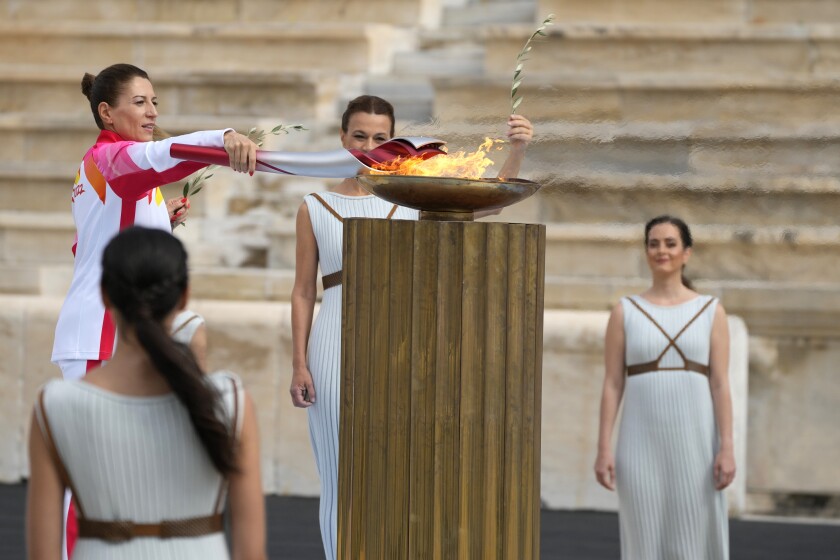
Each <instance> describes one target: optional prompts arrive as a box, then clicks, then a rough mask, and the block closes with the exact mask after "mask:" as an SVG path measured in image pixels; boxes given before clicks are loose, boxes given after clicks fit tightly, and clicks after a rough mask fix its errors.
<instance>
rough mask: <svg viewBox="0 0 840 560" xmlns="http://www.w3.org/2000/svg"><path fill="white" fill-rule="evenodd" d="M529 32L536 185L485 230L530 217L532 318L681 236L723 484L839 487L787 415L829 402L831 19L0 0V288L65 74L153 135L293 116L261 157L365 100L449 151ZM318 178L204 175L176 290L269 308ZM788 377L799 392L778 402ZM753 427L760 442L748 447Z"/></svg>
mask: <svg viewBox="0 0 840 560" xmlns="http://www.w3.org/2000/svg"><path fill="white" fill-rule="evenodd" d="M548 13H554V14H555V16H556V17H555V21H556V25H554V26H552V27H550V28H549V34H548V37H547V38H545V40H543V41H542V42H540V43H539V44H537V45H535V47H534V50H533V52H532V55H531V57H530V60H528V61H527V62H526V67H525V72H524V81H523V84H522V87H521V93H522V94H523V95H524V96H525V99H524V101H523V104H522V106H521V108H520V111H521V112H522V113H523V114H525V115H528V116H529V117H530V118H531V119H532V120H533V121H534V122H535V124H536V130H537V139H536V141H535V143H534V144H533V145H532V146H531V148H530V149H529V153H528V158H527V161H526V163H525V165H524V167H523V176H525V177H526V178H532V179H534V180H538V181H540V182H541V183H542V184H543V185H544V188H543V189H542V191H541V192H540V193H539V194H538V195H536V196H535V197H532V198H531V199H529V200H527V201H525V202H523V203H521V204H519V205H516V206H514V207H511V208H509V209H506V210H505V211H504V212H503V213H502V214H501V215H500V216H499V217H497V218H496V219H499V220H504V221H529V222H542V223H546V224H547V242H548V243H547V261H546V271H547V278H546V292H545V294H546V307H547V309H571V310H582V311H592V310H604V309H607V308H609V307H610V306H611V305H613V304H614V303H615V302H616V301H617V299H618V298H619V297H620V296H622V295H624V294H627V293H632V292H638V291H640V290H643V289H644V288H645V287H646V286H647V284H648V279H647V268H646V265H645V261H644V255H643V254H642V247H641V235H642V225H643V223H644V222H645V221H646V220H647V219H649V218H650V217H652V216H653V215H656V214H660V213H663V212H669V213H674V214H677V215H680V216H682V217H684V218H685V219H686V220H687V221H688V222H689V224H691V225H692V227H693V230H694V232H695V239H696V249H695V255H694V258H693V260H692V261H691V263H690V265H689V268H688V274H689V276H691V277H692V278H693V279H694V280H695V282H696V283H697V285H698V288H699V289H700V290H702V291H704V292H708V293H714V294H716V295H718V296H720V297H721V298H722V300H723V302H724V304H725V305H726V307H727V309H728V311H729V312H730V313H733V314H737V315H739V316H741V317H742V318H743V319H744V320H745V321H746V323H747V327H748V328H749V331H750V334H751V353H752V354H751V364H752V366H751V367H752V372H751V378H750V384H751V389H750V410H751V424H750V433H749V437H748V441H749V446H750V447H749V449H748V456H749V457H762V458H772V461H764V462H763V463H761V462H755V463H750V464H749V465H748V469H746V470H747V473H746V475H747V477H748V481H749V484H750V485H751V488H753V489H755V490H756V491H767V492H769V491H771V490H772V489H786V490H787V491H796V490H797V489H799V490H803V491H804V490H807V491H809V492H816V493H837V492H840V487H838V486H837V483H836V476H835V475H833V474H832V473H830V472H828V471H826V470H824V469H822V470H819V472H815V473H812V467H813V464H814V457H819V458H820V461H823V462H825V464H836V462H837V460H840V457H835V456H826V455H825V453H826V451H825V450H826V449H828V450H829V453H830V452H831V451H830V450H832V449H840V442H838V440H837V436H836V434H834V432H833V428H832V429H831V430H829V429H827V428H823V426H832V427H833V426H834V425H836V422H834V423H832V422H827V421H823V422H821V423H817V422H810V420H809V419H811V418H816V417H819V418H836V409H837V407H836V402H837V399H836V397H835V396H836V393H837V392H836V389H835V388H833V387H834V386H833V385H832V384H831V383H830V382H829V381H827V379H828V378H829V377H830V376H829V375H828V374H827V373H826V372H827V371H829V370H830V369H831V367H833V366H832V364H836V362H837V360H838V359H840V331H838V327H837V326H838V325H840V264H838V263H840V229H838V222H837V218H836V216H838V215H840V180H838V173H839V172H840V163H838V162H840V157H838V156H839V155H840V153H838V152H839V151H840V134H838V132H837V125H838V124H840V116H838V113H837V112H836V111H834V106H835V99H836V98H837V94H838V93H840V92H839V91H838V90H840V3H838V2H836V1H835V0H703V1H700V2H698V1H696V0H668V1H667V2H665V1H660V0H531V1H524V0H483V1H482V0H399V1H398V2H395V1H394V0H284V1H282V2H277V1H274V0H183V1H181V0H179V1H178V2H164V1H163V0H111V1H109V2H90V1H88V0H49V1H40V2H30V1H24V0H0V134H2V136H3V139H4V141H3V142H2V143H0V293H4V294H27V295H31V296H44V297H45V298H60V297H61V296H62V295H63V294H64V293H65V291H66V287H67V284H68V283H69V278H70V275H71V274H72V257H71V254H70V245H71V244H72V235H73V227H72V220H71V218H70V213H69V200H68V199H69V194H68V192H69V185H70V182H71V181H72V177H73V176H74V174H75V167H76V165H77V164H78V160H79V158H80V156H81V155H82V153H83V151H84V150H85V149H86V148H87V147H88V146H89V145H90V143H91V142H92V141H93V139H94V138H95V136H96V134H97V131H96V129H95V127H94V125H93V123H92V119H91V117H90V114H89V110H88V107H87V105H86V103H85V100H84V98H83V97H82V96H81V95H80V93H79V86H78V82H79V80H80V78H81V75H82V73H83V72H85V71H89V72H96V71H97V70H98V69H100V68H101V67H103V66H105V65H108V64H111V63H114V62H117V61H127V62H132V63H135V64H137V65H139V66H141V67H144V68H145V69H147V70H148V71H149V73H150V75H151V76H152V78H153V80H154V83H155V86H156V92H157V94H158V96H159V97H160V101H161V105H160V108H161V117H160V119H159V123H160V125H161V126H163V127H164V128H165V129H167V130H170V131H171V132H174V133H178V132H186V131H190V130H195V129H200V128H215V127H222V126H234V127H237V128H238V129H240V130H247V129H248V128H250V127H252V126H257V127H261V128H266V129H267V128H271V127H272V126H274V125H276V124H280V123H286V124H291V123H301V124H303V125H305V126H306V127H307V128H308V130H307V131H306V132H304V133H295V134H293V135H289V136H283V137H274V138H270V139H269V140H268V143H267V147H269V148H273V149H294V150H306V151H310V150H322V149H333V148H336V147H337V146H338V139H337V134H338V116H339V114H340V109H341V107H342V105H343V104H344V103H346V101H347V100H348V99H350V98H352V97H354V96H355V95H358V94H360V93H365V92H368V93H374V94H379V95H383V96H385V97H386V98H388V99H390V100H392V101H393V102H394V103H395V106H396V109H397V115H398V122H397V130H398V132H399V133H403V134H429V135H433V136H438V137H441V138H444V139H446V140H447V141H448V142H449V145H450V146H451V147H453V148H456V149H458V148H467V149H473V148H474V147H475V146H476V145H477V144H478V142H479V141H480V140H481V139H483V138H484V137H485V136H493V135H501V134H502V133H503V123H504V119H505V116H506V115H507V114H508V113H509V111H510V108H509V107H510V105H509V103H510V98H509V87H510V78H511V75H512V71H513V67H514V66H515V57H516V54H517V53H518V52H519V50H520V49H521V48H522V46H523V44H524V42H525V40H526V38H527V37H528V36H529V35H530V33H531V32H532V31H533V30H534V29H535V27H536V25H537V24H538V22H539V21H541V20H542V19H543V17H545V16H546V15H547V14H548ZM503 157H504V152H499V153H498V154H497V156H496V158H497V159H498V160H499V161H501V159H502V158H503ZM330 184H332V182H330V181H319V180H314V179H306V178H295V177H281V176H274V175H265V174H261V175H259V176H255V177H254V178H242V177H238V176H235V175H234V174H232V173H229V172H227V171H226V170H219V172H218V173H217V175H216V177H214V179H213V180H212V182H211V183H210V184H208V186H207V188H206V189H205V190H203V191H202V193H201V194H200V195H198V196H197V197H196V198H195V200H194V202H193V210H192V214H191V216H190V220H189V222H188V226H187V227H186V228H179V230H178V231H177V232H176V234H177V235H178V236H179V237H180V238H181V239H183V240H184V241H185V242H186V243H187V245H188V248H189V250H190V254H191V265H192V268H193V271H192V294H193V296H194V297H196V298H198V299H200V300H201V299H204V300H224V299H228V300H232V301H234V302H245V301H247V300H251V301H253V302H266V301H279V302H283V301H285V300H286V299H287V298H288V296H289V293H290V291H291V285H292V282H293V265H294V215H295V212H296V210H297V207H298V206H299V205H300V202H301V197H302V195H304V194H306V193H307V192H312V191H316V190H320V189H322V188H324V187H325V186H327V185H330ZM179 189H180V185H173V186H170V187H167V190H168V191H169V193H170V194H171V195H172V196H174V195H175V194H178V191H179ZM52 321H53V319H52V317H50V318H49V321H45V323H44V324H47V323H49V325H48V326H49V327H50V328H51V325H52ZM570 324H571V323H570ZM599 328H600V327H599ZM596 330H597V331H598V332H599V333H600V331H599V330H598V329H593V330H592V332H596ZM45 332H47V331H46V330H45ZM593 336H594V335H593ZM598 336H600V335H598ZM45 337H46V335H45ZM44 344H45V345H46V344H48V342H45V343H44ZM575 344H577V342H575ZM546 348H547V349H548V348H549V346H547V347H546ZM593 363H594V362H593ZM598 363H599V364H600V362H598ZM278 367H279V366H278ZM592 367H593V368H596V367H600V366H599V365H598V366H592ZM593 371H594V370H593ZM831 371H833V370H831ZM780 379H782V380H785V381H784V383H780V382H779V380H780ZM794 382H795V383H797V384H798V386H800V387H809V388H810V391H811V393H809V394H820V395H821V397H822V398H821V399H804V400H803V399H800V400H796V399H791V398H787V397H786V396H785V393H784V391H782V390H780V389H779V388H780V387H782V388H784V387H786V385H785V384H790V383H794ZM593 387H594V385H593ZM593 394H594V393H593ZM596 400H597V399H596V398H594V397H593V398H592V399H591V403H595V402H596ZM591 403H590V404H591ZM593 406H594V405H593ZM768 411H772V412H773V413H778V414H779V415H780V416H783V417H784V418H786V419H787V420H788V425H787V426H786V427H785V430H773V431H767V432H762V431H761V429H760V427H761V422H757V423H756V422H754V420H755V419H758V420H762V419H765V417H766V416H767V415H768ZM593 430H594V428H593ZM791 430H798V431H797V432H796V442H797V444H796V450H795V452H793V453H790V452H789V445H788V444H789V442H790V441H792V439H793V438H792V437H791V434H792V432H791ZM593 433H594V432H593ZM802 434H804V435H802ZM586 460H587V464H588V461H589V459H588V458H587V459H586ZM770 463H772V464H773V465H780V466H779V468H775V467H774V469H768V468H767V467H766V465H767V464H770ZM588 468H589V467H586V469H587V473H588ZM806 471H807V472H808V475H807V476H788V475H789V474H790V473H799V472H806ZM797 485H798V486H797ZM590 506H591V504H590Z"/></svg>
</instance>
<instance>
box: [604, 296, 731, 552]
mask: <svg viewBox="0 0 840 560" xmlns="http://www.w3.org/2000/svg"><path fill="white" fill-rule="evenodd" d="M709 299H710V296H700V297H697V298H695V299H693V300H691V301H688V302H685V303H683V304H680V305H676V306H667V307H665V306H658V305H655V304H652V303H649V302H648V301H646V300H645V299H643V298H641V297H638V296H635V297H634V301H636V302H637V303H638V304H639V305H640V306H641V307H642V308H643V309H644V310H645V311H646V312H647V313H648V314H650V315H651V317H653V318H654V319H655V320H656V322H657V323H659V325H661V326H662V328H663V329H664V330H665V331H666V332H667V333H668V335H669V336H670V337H672V338H673V337H674V336H676V335H677V334H678V333H679V331H680V330H681V329H682V328H683V327H684V326H685V325H686V324H687V323H688V322H689V321H690V320H691V319H692V317H694V316H695V315H696V314H697V313H698V312H699V311H700V309H701V308H702V307H703V306H704V305H705V304H706V303H707V302H708V300H709ZM622 305H623V311H624V333H625V341H626V356H625V358H626V363H627V364H628V365H635V364H641V363H646V362H651V361H654V360H656V358H657V357H658V356H659V355H660V354H661V353H662V351H663V350H665V349H666V348H667V347H668V345H669V342H668V340H667V338H666V337H665V336H664V335H663V333H662V332H661V331H660V330H659V329H658V328H657V327H656V326H655V325H654V324H653V323H652V322H651V320H650V319H649V318H647V317H646V316H645V315H644V314H643V313H642V312H641V311H639V309H637V308H636V307H635V306H634V305H633V304H632V303H631V302H629V301H628V300H627V299H624V300H622ZM715 308H716V302H712V303H711V305H709V306H708V307H707V308H706V309H705V310H704V311H703V312H702V314H701V315H700V316H699V317H698V318H697V319H696V320H695V321H694V322H693V323H692V324H691V325H690V326H689V327H688V329H687V330H686V331H685V332H684V333H683V334H682V335H681V336H680V337H679V338H678V339H677V340H676V344H677V345H678V346H679V348H680V349H681V350H682V352H683V353H684V354H685V356H686V357H687V358H688V359H689V360H691V361H694V362H698V363H700V364H704V365H706V364H708V363H709V347H710V340H711V331H712V322H713V319H714V315H715ZM683 365H684V361H683V359H682V358H681V357H680V355H679V354H678V352H677V351H676V350H675V349H674V348H673V347H672V348H670V349H669V350H668V351H667V352H666V353H665V355H664V356H663V357H662V360H661V362H660V366H663V367H675V368H680V367H682V366H683ZM626 381H627V382H626V385H625V390H624V409H623V413H622V419H621V427H620V429H619V435H618V444H617V449H616V457H615V459H616V465H615V470H616V485H617V490H618V498H619V524H620V528H621V558H622V559H623V560H727V559H728V558H729V526H728V519H727V509H726V499H725V496H724V494H723V492H719V491H717V490H715V487H714V476H713V467H714V458H715V455H716V453H717V449H718V431H717V425H716V422H715V416H714V407H713V403H712V396H711V391H710V387H709V379H708V377H706V376H705V375H703V374H700V373H696V372H694V371H688V370H681V369H676V370H665V371H652V372H649V373H641V374H637V375H632V376H628V377H627V380H626Z"/></svg>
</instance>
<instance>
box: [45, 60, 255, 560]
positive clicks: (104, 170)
mask: <svg viewBox="0 0 840 560" xmlns="http://www.w3.org/2000/svg"><path fill="white" fill-rule="evenodd" d="M81 86H82V93H83V94H84V95H85V97H87V98H88V101H89V102H90V109H91V112H92V113H93V119H94V121H95V122H96V125H97V126H98V127H99V129H100V133H99V137H98V138H97V139H96V143H95V144H94V145H93V146H92V147H91V148H90V149H88V151H87V152H86V153H85V155H84V158H83V159H82V162H81V164H80V166H79V170H78V172H77V173H76V179H75V183H74V185H73V194H72V211H73V220H74V222H75V225H76V242H75V244H74V245H73V247H72V250H73V254H74V256H75V266H74V268H73V280H72V282H71V284H70V290H69V291H68V293H67V297H66V298H65V300H64V304H63V305H62V308H61V312H60V314H59V318H58V324H57V325H56V329H55V342H54V345H53V352H52V361H53V362H54V363H57V364H58V365H59V367H60V368H61V371H62V374H63V375H64V377H65V378H66V379H79V378H81V377H83V376H84V375H85V373H86V372H87V371H89V370H91V369H94V368H97V367H99V366H100V365H102V364H103V363H104V362H105V361H107V360H109V359H110V358H111V354H112V352H113V350H114V340H115V333H116V329H115V326H114V323H113V321H112V318H111V316H110V315H109V314H108V313H107V312H106V310H105V307H104V305H103V303H102V299H101V297H100V288H99V282H100V277H101V271H102V269H101V264H100V263H101V260H102V252H103V250H104V248H105V246H106V245H107V244H108V242H109V241H110V240H111V239H112V238H113V237H114V236H115V235H116V234H117V233H118V232H119V231H120V230H123V229H125V228H127V227H129V226H132V225H139V226H144V227H147V228H152V229H162V230H165V231H167V232H171V228H173V227H174V226H175V225H177V224H178V223H180V222H181V221H183V219H184V218H185V217H186V213H187V211H188V209H189V200H187V199H186V198H184V199H175V200H172V201H169V202H168V203H167V202H165V201H164V199H163V194H162V193H161V191H160V188H159V186H160V185H164V184H167V183H171V182H173V181H178V180H180V179H183V178H184V177H186V176H187V175H189V174H191V173H193V172H194V171H197V170H198V169H200V168H202V167H204V166H205V164H200V163H193V162H187V161H183V160H179V159H177V158H173V157H171V156H170V153H169V147H170V145H171V144H172V143H174V142H183V143H187V144H194V145H199V146H215V147H224V148H225V150H226V151H227V153H228V156H229V157H230V167H231V168H232V169H234V170H235V171H239V172H250V173H253V171H254V165H255V162H256V149H257V146H256V144H254V143H253V142H252V141H251V140H249V139H248V138H247V137H245V136H243V135H241V134H239V133H237V132H236V131H234V130H233V129H224V130H208V131H201V132H194V133H191V134H186V135H183V136H175V137H171V138H167V139H166V140H161V141H153V135H154V132H155V127H156V124H157V117H158V113H157V107H156V105H157V96H156V95H155V90H154V87H153V86H152V82H151V80H150V79H149V76H148V74H146V72H145V71H143V70H141V69H140V68H137V67H136V66H132V65H130V64H115V65H113V66H109V67H108V68H106V69H104V70H103V71H102V72H100V73H99V75H97V76H93V75H91V74H85V76H84V77H83V78H82V82H81ZM73 529H74V526H73V519H72V516H71V518H70V519H69V521H68V549H72V546H73V545H72V542H73ZM70 551H71V550H68V552H70Z"/></svg>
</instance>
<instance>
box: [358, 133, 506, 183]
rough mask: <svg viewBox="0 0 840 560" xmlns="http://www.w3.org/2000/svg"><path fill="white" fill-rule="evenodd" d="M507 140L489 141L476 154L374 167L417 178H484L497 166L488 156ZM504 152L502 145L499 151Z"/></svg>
mask: <svg viewBox="0 0 840 560" xmlns="http://www.w3.org/2000/svg"><path fill="white" fill-rule="evenodd" d="M502 143H504V140H497V139H493V138H485V139H484V142H482V144H481V146H479V147H478V149H477V150H475V151H474V152H470V153H466V152H464V151H458V152H455V153H452V154H444V155H437V156H434V157H431V158H428V159H423V157H422V156H413V157H400V158H396V159H394V160H391V161H387V162H384V163H378V164H376V165H375V166H374V169H376V170H377V171H383V172H385V173H390V174H392V175H414V176H418V175H419V176H426V177H458V178H462V179H480V178H481V177H482V175H484V171H485V170H486V169H487V168H488V167H490V166H491V165H493V160H491V159H490V158H488V157H487V154H488V152H490V150H492V149H493V146H494V145H496V144H502ZM495 149H496V150H501V147H500V146H497V147H496V148H495Z"/></svg>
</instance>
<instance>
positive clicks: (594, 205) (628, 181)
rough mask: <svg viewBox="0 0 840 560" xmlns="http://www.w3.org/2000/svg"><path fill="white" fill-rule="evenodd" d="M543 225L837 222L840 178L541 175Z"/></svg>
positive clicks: (539, 204)
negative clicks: (659, 217)
mask: <svg viewBox="0 0 840 560" xmlns="http://www.w3.org/2000/svg"><path fill="white" fill-rule="evenodd" d="M531 178H532V179H533V180H535V181H537V182H539V183H541V184H542V185H543V187H542V189H541V190H540V191H538V193H537V194H536V195H535V196H534V197H532V198H534V199H535V200H534V204H535V207H536V209H537V215H536V217H535V220H533V221H539V222H542V223H555V222H558V223H587V224H597V223H604V222H607V223H609V222H615V223H633V222H642V221H645V220H647V219H650V218H651V217H653V215H655V214H666V213H667V214H672V215H675V216H679V217H681V218H682V219H684V220H685V221H686V222H688V223H689V224H697V225H700V224H727V225H731V226H739V225H740V226H747V227H760V226H776V227H787V226H789V225H791V224H795V225H796V226H797V227H803V228H804V227H809V226H818V227H824V226H833V225H836V224H837V216H838V214H840V180H838V179H837V177H835V176H825V177H814V176H810V177H809V176H777V175H755V174H750V175H743V176H738V175H735V174H733V175H718V176H715V175H709V176H701V175H690V174H686V175H653V174H635V173H626V174H622V173H592V174H588V175H586V174H581V175H577V176H575V175H568V176H564V175H563V174H561V173H557V174H554V175H551V176H545V177H540V176H533V177H531Z"/></svg>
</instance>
